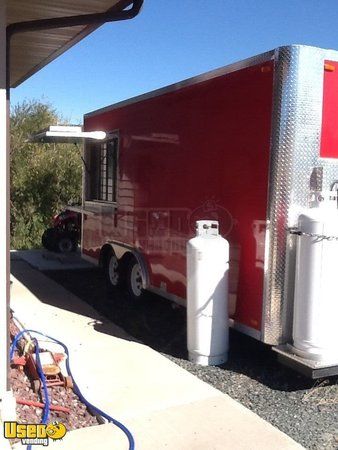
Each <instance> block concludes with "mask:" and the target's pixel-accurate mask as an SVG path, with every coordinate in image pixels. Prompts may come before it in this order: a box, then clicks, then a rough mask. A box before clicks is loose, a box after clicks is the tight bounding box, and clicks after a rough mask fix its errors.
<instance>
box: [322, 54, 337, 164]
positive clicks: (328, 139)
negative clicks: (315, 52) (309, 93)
mask: <svg viewBox="0 0 338 450" xmlns="http://www.w3.org/2000/svg"><path fill="white" fill-rule="evenodd" d="M323 69H324V87H323V117H322V136H321V145H320V156H321V157H322V158H338V63H337V62H334V61H325V64H324V68H323Z"/></svg>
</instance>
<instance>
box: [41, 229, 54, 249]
mask: <svg viewBox="0 0 338 450" xmlns="http://www.w3.org/2000/svg"><path fill="white" fill-rule="evenodd" d="M55 238H56V230H55V228H47V230H45V231H44V233H43V235H42V237H41V243H42V245H43V247H44V248H45V249H46V250H49V251H51V252H52V251H54V250H55Z"/></svg>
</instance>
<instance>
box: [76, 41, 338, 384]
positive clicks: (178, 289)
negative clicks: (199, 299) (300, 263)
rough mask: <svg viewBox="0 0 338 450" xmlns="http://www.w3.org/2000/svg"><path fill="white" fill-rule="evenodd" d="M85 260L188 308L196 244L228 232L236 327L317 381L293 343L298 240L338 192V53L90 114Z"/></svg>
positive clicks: (314, 367) (262, 61)
mask: <svg viewBox="0 0 338 450" xmlns="http://www.w3.org/2000/svg"><path fill="white" fill-rule="evenodd" d="M84 130H85V131H97V130H103V131H105V132H106V133H107V139H106V140H104V141H102V142H101V143H93V142H87V143H86V145H85V151H84V158H85V162H86V170H85V171H84V186H83V190H84V192H83V198H84V201H83V210H84V214H83V226H82V254H83V257H84V258H85V259H88V260H90V261H92V262H94V263H96V264H100V265H102V266H103V267H105V269H106V271H107V276H108V278H109V280H110V282H111V283H112V284H113V285H116V284H118V283H119V281H120V280H121V279H122V278H123V279H125V280H126V281H127V284H128V286H129V290H130V293H131V294H132V295H133V296H134V297H138V296H139V295H141V294H142V291H143V290H144V289H147V290H150V291H153V292H156V293H158V294H160V295H161V296H163V297H166V298H168V299H170V300H174V301H176V302H178V303H181V304H183V305H184V304H185V301H186V300H185V298H186V243H187V241H188V239H190V238H191V237H192V236H194V234H195V229H194V227H195V222H196V220H200V219H212V220H218V221H219V223H220V232H221V234H222V236H223V237H225V238H226V239H227V240H228V241H229V243H230V293H229V294H230V306H229V314H230V323H231V325H232V326H233V327H234V328H235V329H237V330H240V331H242V332H243V333H246V334H248V335H249V336H252V337H254V338H256V339H258V340H260V341H262V342H264V343H267V344H270V345H272V346H274V347H275V349H276V350H277V352H278V355H279V357H280V359H282V360H283V361H284V362H285V363H287V364H289V365H294V366H296V367H298V368H299V369H300V370H303V371H306V373H308V374H310V375H312V376H322V375H325V374H327V373H334V372H335V373H337V365H334V366H333V365H330V367H328V366H327V365H325V364H324V365H323V364H322V363H318V362H315V361H310V360H307V359H304V358H300V357H299V356H296V355H294V354H293V352H292V351H291V350H290V348H289V347H288V346H287V344H288V343H290V342H291V340H292V323H293V318H292V315H293V297H294V295H293V286H294V271H295V267H294V266H295V235H294V234H292V233H290V230H291V229H293V228H294V227H296V226H297V220H298V216H299V214H300V212H301V211H302V209H303V208H305V207H307V206H308V203H309V193H310V192H313V191H321V190H325V189H329V188H330V185H331V184H332V183H334V182H335V181H336V180H338V52H336V51H332V50H323V49H319V48H314V47H308V46H288V47H281V48H277V49H276V50H273V51H270V52H267V53H264V54H261V55H259V56H255V57H252V58H249V59H246V60H244V61H241V62H238V63H235V64H231V65H229V66H226V67H223V68H221V69H218V70H215V71H212V72H209V73H206V74H203V75H200V76H197V77H195V78H191V79H189V80H186V81H183V82H180V83H177V84H174V85H172V86H168V87H165V88H163V89H159V90H156V91H154V92H150V93H148V94H145V95H141V96H139V97H136V98H133V99H130V100H127V101H123V102H121V103H117V104H115V105H112V106H108V107H105V108H102V109H100V110H97V111H94V112H91V113H89V114H86V115H85V117H84Z"/></svg>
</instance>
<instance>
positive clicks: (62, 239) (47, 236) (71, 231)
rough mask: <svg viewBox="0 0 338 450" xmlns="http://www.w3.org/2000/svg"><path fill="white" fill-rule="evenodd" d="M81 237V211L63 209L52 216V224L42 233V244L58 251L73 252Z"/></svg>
mask: <svg viewBox="0 0 338 450" xmlns="http://www.w3.org/2000/svg"><path fill="white" fill-rule="evenodd" d="M80 239H81V213H79V212H76V211H73V210H71V209H64V210H63V211H61V212H60V213H59V214H56V215H55V216H54V217H53V226H52V227H51V228H47V230H46V231H45V232H44V233H43V235H42V238H41V242H42V245H43V246H44V247H45V248H46V249H47V250H50V251H53V252H59V253H69V252H75V250H76V249H77V247H78V244H79V242H80Z"/></svg>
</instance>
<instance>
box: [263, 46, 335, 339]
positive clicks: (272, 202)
mask: <svg viewBox="0 0 338 450" xmlns="http://www.w3.org/2000/svg"><path fill="white" fill-rule="evenodd" d="M325 59H329V60H332V61H338V52H336V51H333V50H323V49H319V48H315V47H307V46H289V47H281V48H279V49H277V50H275V72H274V73H275V75H274V76H275V79H274V94H273V95H274V107H273V117H272V136H271V156H270V182H269V202H268V212H267V224H268V227H267V228H268V229H267V234H266V258H265V283H264V284H265V286H264V301H263V316H262V340H263V342H266V343H268V344H272V345H277V344H282V343H285V342H287V341H288V340H289V339H290V333H291V323H292V313H293V290H292V286H293V276H294V275H293V271H294V256H295V251H294V240H292V239H290V237H289V236H288V234H287V228H288V227H294V226H296V225H297V218H298V216H299V214H300V212H301V210H302V209H304V207H308V195H309V191H310V181H311V174H312V172H313V169H314V168H318V167H323V179H322V184H323V189H324V190H326V189H329V188H330V183H331V182H332V181H334V180H335V179H338V161H335V160H332V159H323V158H320V157H319V154H320V137H321V124H322V104H323V78H324V77H323V73H324V60H325ZM287 249H288V250H287Z"/></svg>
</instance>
